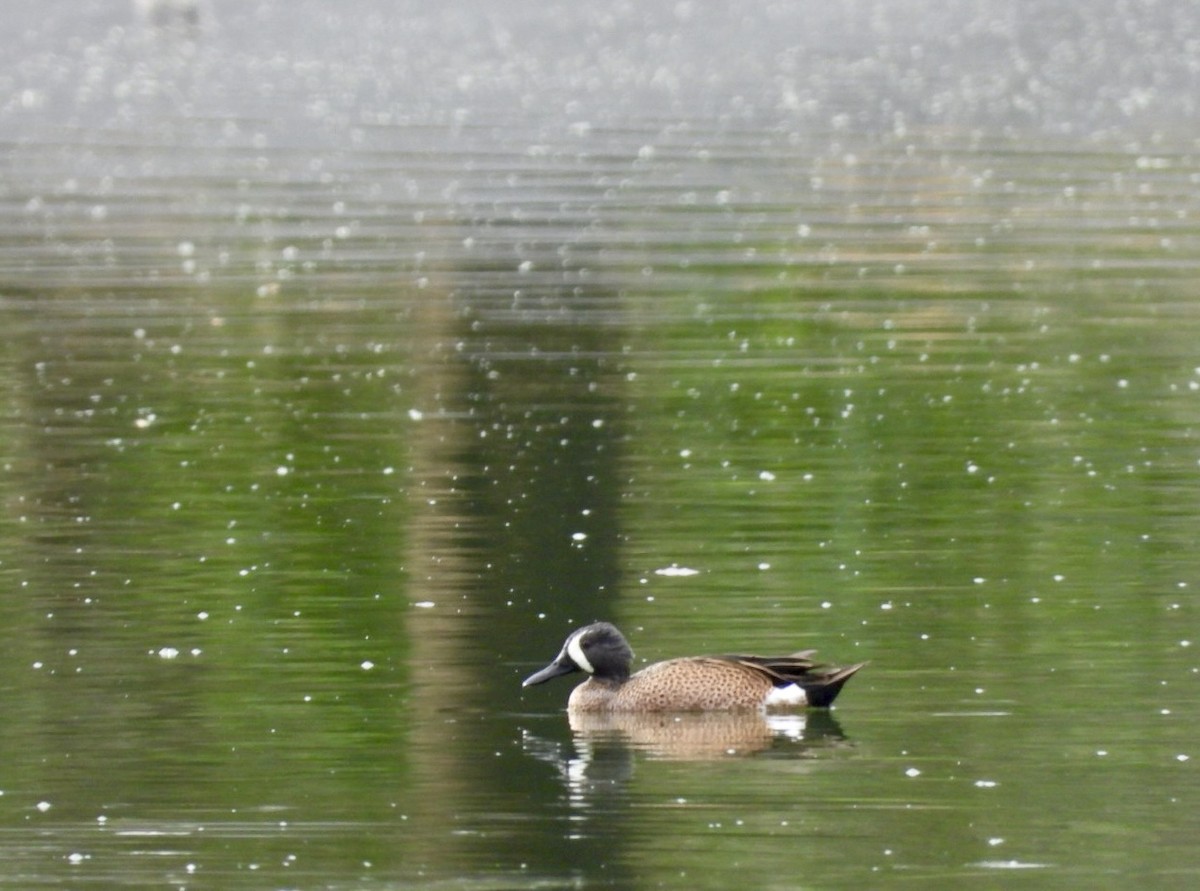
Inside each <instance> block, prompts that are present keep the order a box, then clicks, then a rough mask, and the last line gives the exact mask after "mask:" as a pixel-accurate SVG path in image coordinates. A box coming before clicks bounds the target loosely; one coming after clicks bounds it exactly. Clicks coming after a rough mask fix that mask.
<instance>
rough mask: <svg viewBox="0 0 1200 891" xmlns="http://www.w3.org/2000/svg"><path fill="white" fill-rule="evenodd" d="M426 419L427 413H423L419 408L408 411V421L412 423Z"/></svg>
mask: <svg viewBox="0 0 1200 891" xmlns="http://www.w3.org/2000/svg"><path fill="white" fill-rule="evenodd" d="M424 417H425V412H423V411H421V410H420V409H419V408H410V409H409V410H408V419H409V420H410V421H420V420H421V419H422V418H424Z"/></svg>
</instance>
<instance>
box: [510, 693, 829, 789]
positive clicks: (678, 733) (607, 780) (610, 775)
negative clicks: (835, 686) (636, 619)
mask: <svg viewBox="0 0 1200 891" xmlns="http://www.w3.org/2000/svg"><path fill="white" fill-rule="evenodd" d="M568 718H569V721H570V725H571V731H572V737H573V739H572V744H563V743H558V742H554V741H551V740H547V739H543V738H542V737H539V736H537V735H535V734H533V733H530V732H528V731H525V732H524V738H523V748H524V749H525V751H526V752H527V753H529V754H530V755H532V756H533V757H535V758H538V759H540V760H543V761H547V762H549V763H551V764H554V765H555V766H556V767H557V768H558V770H559V774H560V776H561V778H562V780H563V783H564V785H565V786H566V787H567V794H568V796H569V798H570V800H571V801H572V802H573V803H574V804H575V805H577V806H581V807H589V806H592V805H595V804H596V803H597V802H598V801H599V800H601V799H603V798H604V797H605V796H606V795H609V794H612V793H615V792H618V791H619V790H620V789H621V788H623V787H624V786H625V784H626V782H627V781H628V780H629V779H630V778H631V777H632V776H633V772H634V768H635V766H636V764H637V762H638V760H645V759H649V760H669V761H695V762H703V761H715V760H719V759H735V758H750V757H766V758H781V759H790V760H794V759H818V758H820V757H821V756H822V754H828V753H829V751H830V750H831V749H839V748H845V747H849V746H850V745H851V743H850V742H849V741H848V740H847V738H846V735H845V733H844V732H843V731H842V728H841V725H840V724H839V723H838V721H837V719H836V718H835V717H834V716H833V715H832V714H830V713H829V712H828V711H825V710H810V711H808V712H804V713H789V714H779V715H773V714H763V713H760V712H699V713H694V714H693V713H655V714H646V713H642V714H621V713H614V712H609V713H584V712H575V713H569V715H568Z"/></svg>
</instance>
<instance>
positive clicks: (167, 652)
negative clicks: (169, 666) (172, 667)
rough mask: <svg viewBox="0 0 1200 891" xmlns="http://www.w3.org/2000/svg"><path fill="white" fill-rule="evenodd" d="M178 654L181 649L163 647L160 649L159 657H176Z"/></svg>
mask: <svg viewBox="0 0 1200 891" xmlns="http://www.w3.org/2000/svg"><path fill="white" fill-rule="evenodd" d="M178 656H179V650H177V649H175V647H161V648H160V649H159V651H158V658H160V659H175V658H177V657H178Z"/></svg>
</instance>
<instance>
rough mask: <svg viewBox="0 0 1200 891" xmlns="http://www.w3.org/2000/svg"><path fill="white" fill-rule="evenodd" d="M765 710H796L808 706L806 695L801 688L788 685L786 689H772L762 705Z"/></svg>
mask: <svg viewBox="0 0 1200 891" xmlns="http://www.w3.org/2000/svg"><path fill="white" fill-rule="evenodd" d="M763 705H765V706H766V707H767V708H796V707H797V706H801V705H808V694H806V693H805V692H804V688H803V687H799V686H797V685H796V684H788V685H787V686H786V687H772V688H771V692H770V693H768V694H767V699H766V701H765V702H764V703H763Z"/></svg>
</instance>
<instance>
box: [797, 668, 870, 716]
mask: <svg viewBox="0 0 1200 891" xmlns="http://www.w3.org/2000/svg"><path fill="white" fill-rule="evenodd" d="M866 664H867V663H866V662H860V663H858V664H857V665H851V666H850V667H849V668H835V669H833V670H832V671H830V672H829V673H828V674H821V673H820V672H810V673H809V674H808V675H806V676H805V677H803V678H798V679H796V681H795V683H796V684H797V685H798V686H799V687H800V688H801V689H803V690H804V695H805V697H806V698H807V699H808V705H809V707H810V708H829V706H831V705H833V700H835V699H837V695H838V694H839V693H841V692H842V685H843V684H845V683H846V681H848V680H850V678H852V677H853V676H854V673H855V672H857V671H858V670H859V669H860V668H862V667H863V666H864V665H866Z"/></svg>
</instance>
